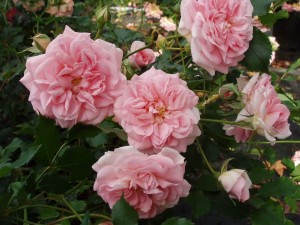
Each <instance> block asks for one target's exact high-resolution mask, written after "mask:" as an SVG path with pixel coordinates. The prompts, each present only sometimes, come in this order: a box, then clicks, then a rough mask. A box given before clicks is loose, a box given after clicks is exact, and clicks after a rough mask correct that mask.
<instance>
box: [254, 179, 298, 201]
mask: <svg viewBox="0 0 300 225" xmlns="http://www.w3.org/2000/svg"><path fill="white" fill-rule="evenodd" d="M296 190H297V185H296V184H294V183H293V182H292V181H291V179H289V178H288V177H279V178H277V179H276V180H273V181H271V182H268V183H266V184H264V185H262V187H261V188H260V189H259V190H258V194H259V195H261V196H263V197H270V196H272V197H275V198H280V197H282V196H287V195H291V194H293V193H295V191H296Z"/></svg>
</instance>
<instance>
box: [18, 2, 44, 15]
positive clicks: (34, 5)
mask: <svg viewBox="0 0 300 225" xmlns="http://www.w3.org/2000/svg"><path fill="white" fill-rule="evenodd" d="M44 5H45V2H44V1H43V0H40V1H35V2H24V3H23V8H24V9H25V10H26V11H29V12H37V11H39V10H41V9H42V8H43V6H44Z"/></svg>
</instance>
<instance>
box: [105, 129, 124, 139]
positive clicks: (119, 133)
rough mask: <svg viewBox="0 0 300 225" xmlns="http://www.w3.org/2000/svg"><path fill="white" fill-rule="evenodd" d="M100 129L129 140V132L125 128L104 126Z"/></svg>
mask: <svg viewBox="0 0 300 225" xmlns="http://www.w3.org/2000/svg"><path fill="white" fill-rule="evenodd" d="M100 129H101V130H102V131H103V132H104V133H107V134H109V133H114V134H115V135H117V137H118V138H120V139H121V140H123V141H127V134H126V132H125V131H124V130H123V129H120V128H104V127H100Z"/></svg>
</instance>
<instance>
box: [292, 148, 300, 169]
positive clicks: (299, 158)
mask: <svg viewBox="0 0 300 225" xmlns="http://www.w3.org/2000/svg"><path fill="white" fill-rule="evenodd" d="M292 161H293V162H294V164H295V166H298V165H299V164H300V150H298V151H296V152H295V154H294V155H293V157H292Z"/></svg>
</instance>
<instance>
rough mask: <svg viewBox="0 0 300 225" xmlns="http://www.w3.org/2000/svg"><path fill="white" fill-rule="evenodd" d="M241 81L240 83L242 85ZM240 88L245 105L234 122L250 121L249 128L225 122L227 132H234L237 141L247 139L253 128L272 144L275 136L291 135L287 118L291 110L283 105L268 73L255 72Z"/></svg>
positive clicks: (280, 137) (229, 133)
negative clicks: (259, 73)
mask: <svg viewBox="0 0 300 225" xmlns="http://www.w3.org/2000/svg"><path fill="white" fill-rule="evenodd" d="M241 83H242V82H240V84H241ZM240 88H243V89H242V90H241V92H242V94H243V102H244V104H245V107H244V108H243V109H242V111H241V112H239V114H238V117H237V120H236V121H237V122H240V121H244V122H248V123H249V124H251V127H248V128H245V127H244V128H241V127H239V128H237V127H236V126H232V125H225V126H224V129H225V130H226V134H227V135H234V137H235V139H236V141H237V142H240V141H242V142H245V141H247V140H248V138H249V137H250V135H251V134H252V132H253V131H255V132H256V133H257V134H259V135H261V136H264V137H266V139H268V140H269V141H270V143H271V144H274V143H275V141H276V138H279V139H284V138H287V137H288V136H290V135H291V132H290V129H289V127H290V125H289V123H288V118H289V115H290V111H289V110H288V108H287V107H286V106H285V105H283V104H282V103H281V101H280V99H279V97H278V96H277V93H276V91H275V89H274V87H273V86H272V84H271V76H269V75H267V74H262V75H261V76H259V75H258V74H256V75H255V76H253V77H252V78H251V79H250V80H249V82H248V83H247V84H246V85H245V86H244V87H242V85H240Z"/></svg>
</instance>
